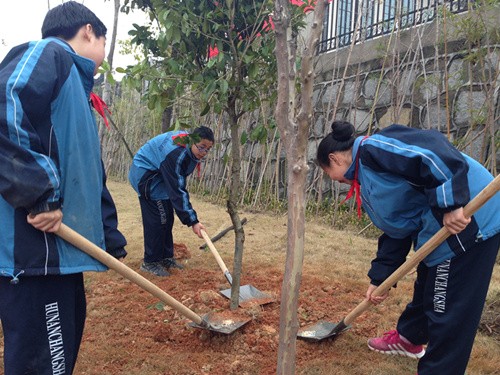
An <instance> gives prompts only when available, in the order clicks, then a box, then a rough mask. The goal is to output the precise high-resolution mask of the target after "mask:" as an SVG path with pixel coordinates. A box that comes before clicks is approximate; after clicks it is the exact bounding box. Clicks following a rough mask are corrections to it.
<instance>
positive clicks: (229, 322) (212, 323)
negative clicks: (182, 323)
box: [189, 313, 252, 335]
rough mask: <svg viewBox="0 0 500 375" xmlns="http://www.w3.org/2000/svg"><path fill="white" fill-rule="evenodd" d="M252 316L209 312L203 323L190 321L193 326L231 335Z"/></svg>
mask: <svg viewBox="0 0 500 375" xmlns="http://www.w3.org/2000/svg"><path fill="white" fill-rule="evenodd" d="M250 320H252V319H251V318H234V317H230V316H229V315H228V314H227V313H225V314H224V315H219V314H217V313H208V314H206V315H204V316H203V318H202V322H201V324H196V323H195V322H191V323H189V325H190V326H191V327H195V328H200V329H208V330H209V331H213V332H217V333H223V334H225V335H230V334H231V333H233V332H234V331H236V330H237V329H238V328H240V327H242V326H244V325H245V324H247V323H248V322H249V321H250Z"/></svg>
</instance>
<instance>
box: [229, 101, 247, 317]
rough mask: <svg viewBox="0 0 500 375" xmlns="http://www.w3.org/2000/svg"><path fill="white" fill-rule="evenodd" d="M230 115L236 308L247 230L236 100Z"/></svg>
mask: <svg viewBox="0 0 500 375" xmlns="http://www.w3.org/2000/svg"><path fill="white" fill-rule="evenodd" d="M228 115H229V118H230V122H231V180H230V182H229V199H228V200H227V211H228V213H229V216H230V217H231V221H232V223H233V226H234V236H235V241H234V264H233V273H232V276H233V283H232V286H231V310H235V309H237V308H238V305H239V296H240V280H241V268H242V263H243V243H244V242H245V232H244V230H243V225H242V224H241V219H240V216H239V214H238V199H239V196H240V195H241V182H240V171H241V155H240V135H239V131H238V116H237V115H236V102H235V101H232V100H230V101H229V105H228Z"/></svg>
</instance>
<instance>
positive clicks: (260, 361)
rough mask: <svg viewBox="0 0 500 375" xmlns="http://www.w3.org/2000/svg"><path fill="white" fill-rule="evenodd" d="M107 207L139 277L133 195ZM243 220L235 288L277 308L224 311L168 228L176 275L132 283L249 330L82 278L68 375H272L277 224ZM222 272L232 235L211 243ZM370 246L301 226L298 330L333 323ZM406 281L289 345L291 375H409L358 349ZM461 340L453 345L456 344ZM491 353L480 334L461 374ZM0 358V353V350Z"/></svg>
mask: <svg viewBox="0 0 500 375" xmlns="http://www.w3.org/2000/svg"><path fill="white" fill-rule="evenodd" d="M109 187H110V190H111V192H112V194H113V197H114V199H115V201H116V204H117V207H118V213H119V220H120V229H121V230H122V231H123V233H124V234H125V235H126V237H127V239H128V242H129V245H128V247H127V250H128V252H129V255H128V257H127V258H126V260H125V264H127V265H128V266H129V267H131V268H132V269H134V270H139V266H140V263H141V261H142V256H143V243H142V224H141V215H140V210H139V204H138V201H137V198H136V196H135V193H134V192H133V190H132V189H131V188H130V187H129V185H128V184H126V183H117V182H110V183H109ZM192 201H193V205H194V207H195V209H196V210H197V212H198V214H199V217H200V221H201V222H203V223H204V224H205V225H206V227H207V231H208V233H209V235H211V236H213V235H215V234H217V233H218V232H219V231H221V230H222V229H224V228H226V227H228V226H229V225H230V224H231V223H230V219H229V216H228V215H227V213H226V212H225V208H224V207H220V206H216V205H213V204H209V203H206V202H203V201H202V200H200V199H198V198H196V197H193V199H192ZM241 217H246V218H247V220H248V223H247V224H246V225H245V226H244V228H245V233H246V241H245V254H244V260H243V264H244V269H243V274H242V284H250V285H253V286H254V287H256V288H257V289H259V290H260V291H262V292H265V293H267V294H271V295H272V296H274V297H275V298H276V302H273V303H271V304H267V305H264V306H259V305H248V306H244V307H240V308H239V309H238V310H236V311H235V312H231V311H230V310H229V300H228V299H226V298H225V297H223V296H222V295H221V294H220V293H219V291H220V290H222V289H227V288H229V284H228V283H227V281H226V280H225V278H224V276H223V274H222V272H221V271H220V269H219V267H218V265H217V263H216V261H215V259H214V257H213V256H212V254H211V253H210V251H208V250H207V251H202V250H199V246H200V245H202V244H203V241H202V240H200V239H199V238H198V237H197V236H195V235H194V234H193V232H192V231H191V229H190V228H187V227H184V226H182V224H181V223H180V222H179V221H178V220H177V221H176V225H175V229H174V239H175V242H176V256H177V257H178V258H179V259H181V261H182V263H183V264H184V266H185V269H184V270H175V271H173V274H172V276H170V277H167V278H158V277H155V276H152V275H149V274H143V276H145V277H146V278H148V279H149V280H151V281H152V282H153V283H155V284H156V285H158V286H159V287H160V288H162V289H163V290H164V291H165V292H167V293H168V294H169V295H171V296H172V297H174V298H175V299H177V300H178V301H180V302H182V303H183V304H184V305H185V306H187V307H189V308H190V309H192V310H193V311H195V312H196V313H197V314H199V315H204V314H206V313H209V312H218V313H223V314H235V315H236V316H240V317H245V318H246V317H248V318H251V321H250V322H249V323H248V324H246V325H245V326H243V327H242V328H240V329H238V330H237V331H236V332H234V333H233V334H231V335H222V334H217V333H213V332H210V331H207V330H202V329H197V328H193V327H191V326H189V325H188V323H189V320H187V319H186V318H184V317H183V316H182V315H180V314H179V313H178V312H176V311H175V310H173V309H171V308H169V307H168V306H167V307H165V306H164V305H163V304H162V303H160V301H159V300H158V299H156V298H155V297H153V296H151V295H150V294H149V293H147V292H145V291H143V290H141V289H140V288H139V287H138V286H136V285H135V284H133V283H131V282H130V281H128V280H126V279H124V278H123V277H121V276H120V275H118V274H117V273H116V272H114V271H109V272H106V273H87V274H86V275H85V282H86V289H87V303H88V308H87V314H88V318H87V323H86V328H85V333H84V339H83V343H82V347H81V351H80V356H79V360H78V363H77V368H76V371H75V373H76V374H89V375H94V374H110V375H115V374H116V375H117V374H128V375H135V374H137V375H139V374H141V375H153V374H155V375H156V374H164V375H167V374H169V375H170V374H172V375H173V374H176V375H177V374H179V375H182V374H186V375H188V374H189V375H199V374H200V375H201V374H212V375H231V374H234V375H236V374H238V375H245V374H246V375H254V374H255V375H267V374H275V373H276V363H277V350H278V336H279V313H280V303H279V296H280V291H281V286H282V280H283V272H284V268H285V255H286V254H285V253H286V221H287V218H286V216H272V215H266V214H263V213H251V212H242V213H241ZM215 246H216V247H217V249H218V251H219V252H220V254H221V257H222V258H223V259H224V261H225V263H226V265H227V266H228V268H229V270H230V271H231V270H232V266H233V264H232V259H233V256H232V253H233V250H234V235H233V233H232V232H229V233H228V234H227V235H225V236H224V237H223V238H222V239H220V240H219V241H217V242H216V243H215ZM375 251H376V240H373V239H366V238H363V237H359V236H356V235H355V234H353V233H350V232H345V231H336V230H334V229H332V228H329V227H328V226H325V225H323V224H321V223H318V222H314V221H313V222H308V223H307V228H306V251H305V258H304V268H303V276H302V283H301V293H300V298H299V309H298V315H299V320H300V324H301V325H307V324H311V323H316V322H317V321H318V320H321V319H324V320H328V321H332V322H339V321H340V320H341V319H342V318H343V317H344V316H345V315H346V314H347V313H349V312H350V310H351V309H353V308H354V307H355V306H356V305H357V304H358V303H359V302H361V301H362V299H363V297H364V293H365V290H366V287H367V285H368V279H367V276H366V273H367V271H368V268H369V265H370V260H371V258H372V256H373V254H374V253H375ZM413 278H414V275H411V274H410V275H408V276H407V277H406V278H405V279H404V280H402V281H401V282H400V283H399V284H398V287H397V288H396V289H394V290H393V291H392V292H391V298H389V299H388V300H387V301H386V302H385V303H384V304H383V305H382V306H378V307H376V308H373V309H372V310H370V311H369V312H367V313H365V314H363V315H362V316H361V317H360V318H358V320H356V322H355V324H354V325H353V327H352V328H351V329H350V330H348V331H346V332H344V333H343V334H341V335H339V337H338V338H336V339H335V340H324V341H321V342H319V343H309V342H304V341H300V340H298V341H297V360H296V363H297V371H296V373H297V374H307V375H312V374H332V375H333V374H336V375H337V374H363V375H366V374H371V375H402V374H412V375H413V374H415V372H416V367H417V362H416V361H415V360H413V359H409V358H403V357H393V356H384V355H381V354H378V353H374V352H371V351H370V350H369V349H368V348H367V346H366V340H367V339H368V338H369V337H372V336H374V335H379V334H381V333H382V332H384V331H386V330H389V329H392V328H393V327H394V326H395V323H396V320H397V318H398V316H399V313H400V312H401V310H402V309H403V308H404V306H405V305H406V303H408V301H409V299H410V297H411V291H412V283H413ZM499 290H500V272H499V270H498V266H497V269H496V270H495V275H494V280H493V282H492V286H491V287H490V293H496V295H498V293H499ZM459 340H460V338H459V337H457V344H458V343H459ZM499 353H500V346H499V343H498V341H497V340H496V339H495V337H494V336H488V335H486V334H479V335H478V337H477V339H476V344H475V347H474V351H473V355H472V359H471V361H470V365H469V369H468V374H469V375H481V374H494V373H497V374H498V373H499V372H498V358H499V357H498V355H499ZM0 354H1V352H0Z"/></svg>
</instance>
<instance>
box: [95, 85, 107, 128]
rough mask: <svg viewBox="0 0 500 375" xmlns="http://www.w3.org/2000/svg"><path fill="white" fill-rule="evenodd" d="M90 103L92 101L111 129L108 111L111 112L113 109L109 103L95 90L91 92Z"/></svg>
mask: <svg viewBox="0 0 500 375" xmlns="http://www.w3.org/2000/svg"><path fill="white" fill-rule="evenodd" d="M90 103H92V107H94V109H95V110H96V111H97V113H99V114H100V115H101V117H102V118H103V120H104V123H105V124H106V127H107V128H108V129H109V123H108V118H107V117H106V112H105V110H106V111H108V113H109V114H111V111H110V110H109V108H108V105H107V104H106V103H105V102H104V100H102V99H101V98H100V97H99V96H98V95H97V94H94V93H93V92H91V93H90Z"/></svg>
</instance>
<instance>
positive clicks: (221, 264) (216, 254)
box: [201, 229, 233, 284]
mask: <svg viewBox="0 0 500 375" xmlns="http://www.w3.org/2000/svg"><path fill="white" fill-rule="evenodd" d="M201 235H202V236H203V239H204V240H205V242H206V243H207V245H208V247H209V249H210V251H211V252H212V254H213V255H214V257H215V260H216V261H217V264H218V265H219V267H220V269H221V270H222V272H224V276H226V279H227V280H228V281H229V284H232V283H233V280H232V277H231V274H230V273H229V270H228V269H227V267H226V264H225V263H224V261H223V260H222V258H221V256H220V254H219V252H218V251H217V249H216V248H215V246H214V244H213V243H212V240H211V239H210V237H209V236H208V234H207V232H205V231H204V230H203V229H202V230H201Z"/></svg>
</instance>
